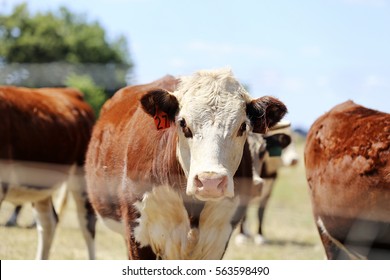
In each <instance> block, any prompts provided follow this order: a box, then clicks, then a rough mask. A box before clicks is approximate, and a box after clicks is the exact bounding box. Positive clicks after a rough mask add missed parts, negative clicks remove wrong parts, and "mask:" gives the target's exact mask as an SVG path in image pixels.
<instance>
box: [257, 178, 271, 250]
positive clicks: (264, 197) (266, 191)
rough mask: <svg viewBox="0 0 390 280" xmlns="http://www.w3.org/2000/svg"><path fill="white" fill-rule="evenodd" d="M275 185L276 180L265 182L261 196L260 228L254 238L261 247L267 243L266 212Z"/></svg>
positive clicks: (258, 215)
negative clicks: (264, 231) (265, 232)
mask: <svg viewBox="0 0 390 280" xmlns="http://www.w3.org/2000/svg"><path fill="white" fill-rule="evenodd" d="M274 183H275V179H274V178H267V179H265V180H264V185H263V189H262V191H261V196H260V203H259V208H258V211H257V217H258V219H259V228H258V231H257V234H256V235H255V237H254V240H255V243H256V244H257V245H261V244H263V243H264V242H265V238H264V235H263V221H264V212H265V209H266V207H267V204H268V200H269V198H270V196H271V193H272V189H273V186H274Z"/></svg>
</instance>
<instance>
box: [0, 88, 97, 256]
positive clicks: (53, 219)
mask: <svg viewBox="0 0 390 280" xmlns="http://www.w3.org/2000/svg"><path fill="white" fill-rule="evenodd" d="M94 118H95V117H94V115H93V111H92V109H91V107H90V106H89V105H88V104H87V103H86V102H84V100H83V96H82V94H81V92H79V91H78V90H75V89H70V88H41V89H29V88H21V87H12V86H1V87H0V120H1V121H0V183H1V190H0V204H1V202H2V201H4V200H6V201H9V202H12V203H15V204H23V203H26V202H32V203H33V206H34V207H33V209H34V214H35V219H36V221H37V230H38V249H37V254H36V258H37V259H47V258H48V257H49V251H50V247H51V243H52V240H53V236H54V232H55V228H56V225H57V216H56V213H55V211H54V209H53V205H52V200H51V198H52V194H53V193H54V192H55V190H57V189H58V188H59V187H60V186H61V185H62V184H64V183H68V185H69V189H70V191H71V192H72V193H73V195H74V198H75V201H76V205H77V211H78V218H79V221H80V225H81V229H82V232H83V235H84V238H85V240H86V242H87V247H88V253H89V257H90V258H94V255H95V252H94V240H93V239H94V230H95V223H96V217H95V214H94V212H93V209H92V207H91V205H90V203H89V201H88V199H87V195H86V184H85V178H84V171H83V164H84V161H85V154H86V150H87V147H88V143H89V139H90V136H91V133H92V126H93V124H94Z"/></svg>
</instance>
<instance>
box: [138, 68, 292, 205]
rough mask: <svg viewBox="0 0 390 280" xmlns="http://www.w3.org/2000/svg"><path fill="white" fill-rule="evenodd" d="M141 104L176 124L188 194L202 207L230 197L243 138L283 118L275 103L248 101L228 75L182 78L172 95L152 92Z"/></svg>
mask: <svg viewBox="0 0 390 280" xmlns="http://www.w3.org/2000/svg"><path fill="white" fill-rule="evenodd" d="M141 103H142V106H143V108H144V110H145V111H146V112H147V113H148V114H150V115H152V116H153V115H155V114H156V112H158V111H163V112H165V113H166V114H167V118H168V119H169V120H171V121H174V122H175V124H176V127H177V133H178V143H177V157H178V160H179V162H180V164H181V166H182V168H183V170H184V172H185V174H186V176H187V188H186V192H187V194H188V195H193V196H195V197H196V198H198V199H199V200H204V201H206V200H219V199H221V198H224V197H233V196H234V183H233V176H234V174H235V172H236V171H237V168H238V166H239V164H240V161H241V157H242V153H243V148H244V144H245V141H246V138H247V133H248V132H249V131H250V130H253V131H254V132H259V133H264V132H265V130H266V128H267V127H268V126H272V125H274V124H275V123H276V122H278V121H279V120H280V119H281V118H282V117H283V115H284V114H285V113H286V107H285V106H284V104H283V103H281V102H280V101H278V100H276V99H274V98H271V97H263V98H259V99H257V100H252V98H251V97H250V96H249V94H248V93H247V92H246V90H245V89H244V88H243V86H241V85H240V83H239V82H238V81H237V80H236V79H235V78H234V77H233V75H232V73H231V71H230V70H226V69H223V70H219V71H202V72H198V73H195V74H194V75H193V76H190V77H186V78H182V79H181V83H180V85H179V87H178V89H177V90H176V91H175V92H173V93H172V94H170V93H168V92H166V91H163V90H154V91H151V92H149V93H148V94H146V95H145V96H144V97H143V98H142V99H141Z"/></svg>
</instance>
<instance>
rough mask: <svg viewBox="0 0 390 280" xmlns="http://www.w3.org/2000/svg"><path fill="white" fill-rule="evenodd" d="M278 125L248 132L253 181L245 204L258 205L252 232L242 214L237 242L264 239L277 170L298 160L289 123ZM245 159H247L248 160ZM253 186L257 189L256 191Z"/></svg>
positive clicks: (256, 242) (261, 242)
mask: <svg viewBox="0 0 390 280" xmlns="http://www.w3.org/2000/svg"><path fill="white" fill-rule="evenodd" d="M278 126H279V127H278V128H276V127H274V128H273V129H272V130H270V131H269V132H268V133H267V134H265V135H259V134H250V135H249V137H248V142H249V143H250V145H249V149H250V151H251V159H252V170H253V171H252V173H253V181H254V187H253V188H254V191H253V192H252V193H253V196H252V197H251V198H250V200H249V203H248V204H253V205H255V207H256V208H257V218H258V228H257V231H256V233H255V235H253V234H252V233H251V231H250V226H249V224H248V222H249V221H248V220H247V219H246V214H245V215H244V217H243V220H242V223H241V225H240V229H239V234H238V235H237V236H236V237H235V242H236V244H242V243H248V242H251V241H252V240H253V241H254V242H255V244H257V245H261V244H263V243H264V242H265V238H264V236H263V221H264V213H265V209H266V207H267V205H268V201H269V198H270V196H271V193H272V190H273V187H274V185H275V182H276V179H277V176H278V170H279V169H280V168H281V167H282V166H293V165H295V164H296V163H297V162H298V154H297V152H296V149H295V145H294V142H293V141H292V131H291V126H290V123H289V122H280V123H279V124H278ZM243 160H244V159H243ZM246 160H247V161H248V159H246ZM256 189H258V190H257V191H256ZM247 206H248V205H247ZM248 209H249V208H247V209H246V211H245V212H247V211H248Z"/></svg>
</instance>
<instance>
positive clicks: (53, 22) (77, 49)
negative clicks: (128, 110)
mask: <svg viewBox="0 0 390 280" xmlns="http://www.w3.org/2000/svg"><path fill="white" fill-rule="evenodd" d="M106 37H107V36H106V33H105V31H104V29H103V28H102V26H101V25H100V24H99V23H98V22H87V21H86V20H85V16H82V15H76V14H73V13H71V12H70V11H69V10H68V9H67V8H65V7H61V8H59V10H58V11H55V12H52V11H48V12H44V13H37V14H31V13H30V12H29V11H28V7H27V4H26V3H24V4H20V5H17V6H15V8H14V10H13V12H12V14H11V15H4V14H1V13H0V58H1V59H2V60H3V62H5V63H12V62H18V63H45V62H59V61H61V62H69V63H103V64H107V63H118V64H126V65H128V66H129V67H132V63H131V60H130V56H129V53H128V51H127V50H128V48H127V41H126V40H125V38H124V37H120V38H118V39H117V40H115V41H113V42H109V41H108V40H107V38H106Z"/></svg>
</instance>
